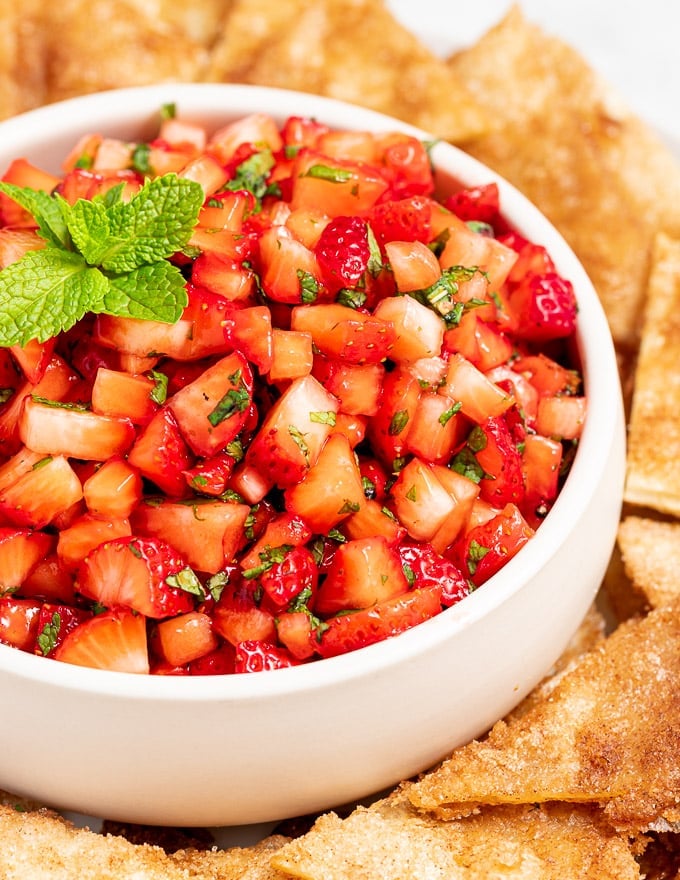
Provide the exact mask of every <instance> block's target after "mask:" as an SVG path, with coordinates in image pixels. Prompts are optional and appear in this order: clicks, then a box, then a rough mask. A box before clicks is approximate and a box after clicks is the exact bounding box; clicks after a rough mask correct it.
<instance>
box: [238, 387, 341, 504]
mask: <svg viewBox="0 0 680 880" xmlns="http://www.w3.org/2000/svg"><path fill="white" fill-rule="evenodd" d="M337 411H338V401H337V399H336V398H335V397H333V395H332V394H329V393H328V392H327V391H326V390H325V388H324V387H323V386H322V385H321V384H320V383H319V382H317V381H316V379H314V378H313V377H312V376H303V377H302V378H300V379H296V380H294V381H293V382H291V384H290V385H289V387H288V388H287V389H286V391H285V392H284V393H283V394H282V395H281V397H280V398H279V399H278V400H277V401H276V403H275V404H274V406H273V407H272V408H271V409H270V410H269V412H268V413H267V415H266V417H265V419H264V421H263V422H262V424H261V425H260V428H259V430H258V432H257V434H256V435H255V437H254V438H253V441H252V443H251V444H250V446H249V448H248V452H247V453H246V463H248V464H250V465H251V466H253V467H255V468H256V469H257V470H259V471H260V472H261V473H262V474H263V476H264V477H265V478H266V479H268V480H271V482H272V483H275V484H276V485H278V486H281V487H285V486H288V485H290V484H292V483H296V482H298V481H299V480H300V479H301V477H302V476H303V475H304V474H305V473H306V472H307V470H309V468H310V467H311V466H312V465H313V464H314V463H315V462H316V460H317V458H318V457H319V452H320V451H321V447H322V446H323V444H324V443H325V441H326V438H327V437H328V435H329V434H330V432H331V427H332V422H333V417H334V415H335V414H336V413H337Z"/></svg>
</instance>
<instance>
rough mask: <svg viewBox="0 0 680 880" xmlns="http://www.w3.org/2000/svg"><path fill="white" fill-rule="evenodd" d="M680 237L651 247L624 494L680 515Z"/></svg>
mask: <svg viewBox="0 0 680 880" xmlns="http://www.w3.org/2000/svg"><path fill="white" fill-rule="evenodd" d="M678 352H680V238H679V239H671V238H669V237H668V236H666V235H663V234H660V235H659V236H658V237H657V241H656V247H655V251H654V268H653V271H652V273H651V276H650V280H649V287H648V291H647V302H646V307H645V312H644V321H643V326H642V340H641V343H640V352H639V356H638V362H637V368H636V371H635V385H634V388H633V402H632V408H631V414H630V422H629V427H628V463H627V475H626V487H625V494H624V499H625V500H626V501H628V502H629V503H630V504H638V505H641V506H646V507H651V508H653V509H655V510H658V511H661V512H662V513H671V514H673V515H675V516H678V515H680V467H678V461H679V460H680V417H679V413H680V371H678Z"/></svg>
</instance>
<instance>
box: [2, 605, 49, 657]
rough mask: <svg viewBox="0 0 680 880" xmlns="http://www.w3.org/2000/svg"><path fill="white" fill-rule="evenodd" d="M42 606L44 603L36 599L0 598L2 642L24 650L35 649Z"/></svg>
mask: <svg viewBox="0 0 680 880" xmlns="http://www.w3.org/2000/svg"><path fill="white" fill-rule="evenodd" d="M41 607H42V603H41V602H37V601H36V600H35V599H18V598H16V596H3V597H2V598H0V642H1V643H2V644H5V645H11V646H12V647H13V648H19V649H20V650H22V651H33V647H34V645H35V640H36V638H37V635H38V620H39V618H40V608H41Z"/></svg>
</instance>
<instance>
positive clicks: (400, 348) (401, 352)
mask: <svg viewBox="0 0 680 880" xmlns="http://www.w3.org/2000/svg"><path fill="white" fill-rule="evenodd" d="M373 315H374V317H375V318H379V319H381V320H382V321H385V322H386V323H388V324H392V326H393V327H394V334H395V338H394V341H393V343H392V347H391V348H390V358H391V359H392V360H393V361H396V362H397V363H411V362H413V361H417V360H419V359H420V358H431V357H438V356H439V354H440V353H441V348H442V342H443V339H444V322H443V321H442V319H441V318H440V317H439V315H437V314H436V313H435V312H433V311H432V309H429V308H428V307H427V306H424V305H422V303H419V302H418V301H417V300H416V299H414V298H413V297H412V296H408V294H407V295H405V296H394V297H389V298H388V299H383V300H381V301H380V302H379V303H378V305H377V306H376V308H375V311H374V312H373Z"/></svg>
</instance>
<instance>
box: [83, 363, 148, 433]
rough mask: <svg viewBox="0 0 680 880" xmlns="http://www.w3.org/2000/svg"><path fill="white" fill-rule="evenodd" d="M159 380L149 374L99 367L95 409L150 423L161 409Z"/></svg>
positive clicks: (144, 423) (93, 396) (95, 384)
mask: <svg viewBox="0 0 680 880" xmlns="http://www.w3.org/2000/svg"><path fill="white" fill-rule="evenodd" d="M156 394H157V383H156V381H155V380H154V379H152V378H150V377H149V376H139V375H137V376H134V375H132V374H131V373H124V372H122V371H121V370H111V369H108V368H107V367H99V369H98V370H97V372H96V375H95V378H94V383H93V385H92V410H93V412H96V413H100V414H101V415H105V416H111V417H113V418H126V419H129V420H130V421H131V422H133V423H134V424H135V425H147V424H148V423H149V422H150V421H151V419H152V418H153V416H154V415H155V413H156V412H157V410H158V406H159V403H158V402H157V401H156V400H154V396H155V395H156Z"/></svg>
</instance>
